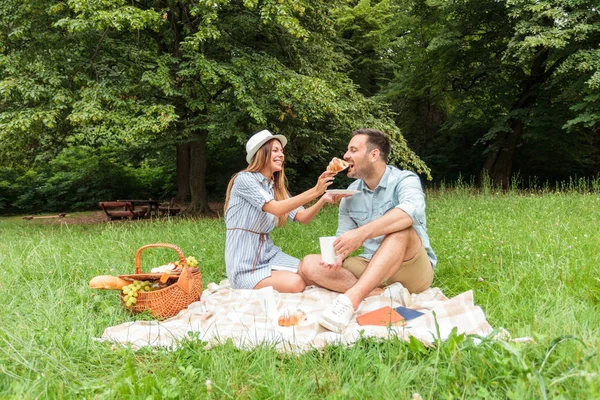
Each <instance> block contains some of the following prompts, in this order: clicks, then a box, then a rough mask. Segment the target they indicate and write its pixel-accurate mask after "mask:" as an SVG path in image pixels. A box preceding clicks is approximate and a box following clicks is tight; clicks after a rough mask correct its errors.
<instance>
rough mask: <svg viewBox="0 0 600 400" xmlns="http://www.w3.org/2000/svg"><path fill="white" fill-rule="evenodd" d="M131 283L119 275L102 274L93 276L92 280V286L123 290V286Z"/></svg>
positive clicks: (93, 287)
mask: <svg viewBox="0 0 600 400" xmlns="http://www.w3.org/2000/svg"><path fill="white" fill-rule="evenodd" d="M129 284H131V282H129V281H126V280H125V279H121V278H119V277H118V276H111V275H100V276H96V277H94V278H92V280H91V281H90V288H92V289H109V290H121V289H123V286H127V285H129Z"/></svg>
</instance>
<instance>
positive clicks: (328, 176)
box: [314, 171, 335, 195]
mask: <svg viewBox="0 0 600 400" xmlns="http://www.w3.org/2000/svg"><path fill="white" fill-rule="evenodd" d="M334 175H335V172H329V171H325V172H323V173H322V174H321V176H319V180H318V181H317V184H316V185H315V187H314V189H315V191H316V192H317V193H318V194H319V195H321V194H323V193H325V190H327V188H328V187H329V185H331V184H332V183H333V176H334Z"/></svg>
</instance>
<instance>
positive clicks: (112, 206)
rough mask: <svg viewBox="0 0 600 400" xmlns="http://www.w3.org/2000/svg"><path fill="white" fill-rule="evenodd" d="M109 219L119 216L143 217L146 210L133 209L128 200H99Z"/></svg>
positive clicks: (118, 217)
mask: <svg viewBox="0 0 600 400" xmlns="http://www.w3.org/2000/svg"><path fill="white" fill-rule="evenodd" d="M98 205H99V206H100V208H101V209H102V210H104V213H105V214H106V217H107V218H108V220H109V221H112V220H113V219H120V218H130V219H133V218H138V219H139V218H143V217H144V216H145V215H146V211H147V210H135V209H134V206H133V204H132V203H131V202H130V201H101V202H100V203H98Z"/></svg>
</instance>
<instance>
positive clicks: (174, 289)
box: [119, 243, 202, 318]
mask: <svg viewBox="0 0 600 400" xmlns="http://www.w3.org/2000/svg"><path fill="white" fill-rule="evenodd" d="M152 247H166V248H169V249H173V250H175V251H176V252H177V254H178V255H179V265H180V266H181V267H182V270H181V273H180V274H179V278H178V279H177V282H176V283H173V284H171V285H169V286H167V287H165V288H163V289H158V290H153V291H151V292H142V291H140V292H138V297H137V303H136V304H135V305H133V306H131V307H126V308H127V309H128V310H131V311H134V312H142V311H146V310H149V311H150V313H151V314H152V315H153V316H154V317H156V318H167V317H172V316H173V315H176V314H177V313H178V312H179V311H181V310H183V309H184V308H186V307H187V306H188V305H190V304H191V303H193V302H195V301H198V300H199V299H200V296H201V295H202V274H201V273H200V269H199V268H194V269H192V268H190V267H188V265H187V261H186V259H185V256H184V255H183V251H181V249H180V248H179V247H177V246H175V245H174V244H169V243H155V244H147V245H145V246H142V247H140V248H139V250H138V251H137V253H136V254H135V274H130V275H119V277H121V278H123V279H127V280H130V281H131V280H148V279H152V278H155V279H157V280H158V279H159V277H160V275H161V274H146V273H144V272H143V271H142V267H141V262H140V256H141V254H142V251H144V250H145V249H148V248H152ZM193 271H194V272H193ZM155 275H156V276H155ZM124 297H125V295H124V294H123V293H121V303H122V304H123V307H125V302H124V300H123V299H124Z"/></svg>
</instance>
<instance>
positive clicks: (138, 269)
mask: <svg viewBox="0 0 600 400" xmlns="http://www.w3.org/2000/svg"><path fill="white" fill-rule="evenodd" d="M152 247H166V248H168V249H173V250H175V251H176V252H177V254H178V255H179V266H180V267H181V268H182V270H183V269H185V268H184V267H187V266H188V265H187V261H186V259H185V256H184V255H183V251H181V249H180V248H179V247H178V246H175V245H174V244H170V243H154V244H147V245H145V246H142V247H140V248H139V249H138V251H137V253H135V273H136V274H143V273H144V271H142V265H141V261H140V256H141V255H142V251H144V250H146V249H148V248H152Z"/></svg>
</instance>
